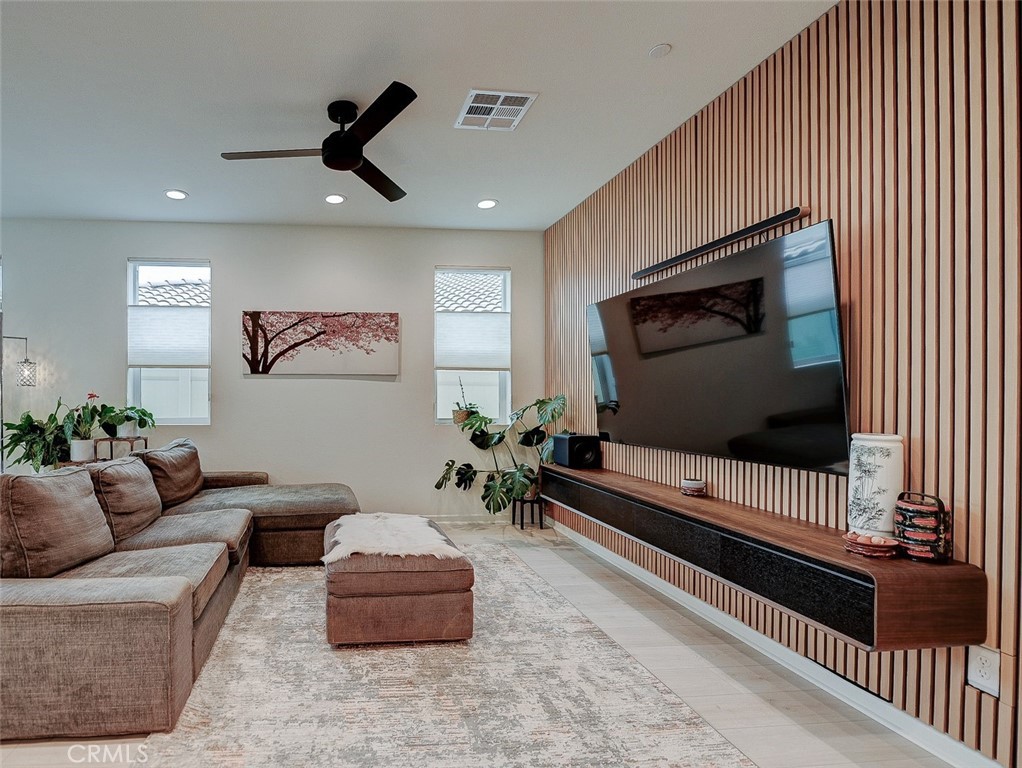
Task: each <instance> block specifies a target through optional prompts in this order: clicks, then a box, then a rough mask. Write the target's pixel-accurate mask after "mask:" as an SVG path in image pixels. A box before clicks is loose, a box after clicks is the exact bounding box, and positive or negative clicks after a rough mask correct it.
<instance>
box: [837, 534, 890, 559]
mask: <svg viewBox="0 0 1022 768" xmlns="http://www.w3.org/2000/svg"><path fill="white" fill-rule="evenodd" d="M841 538H842V539H844V541H845V549H847V550H848V551H849V552H854V553H855V554H857V555H863V556H864V557H895V556H896V555H897V554H898V545H899V542H898V540H897V539H891V538H888V537H886V536H870V535H868V534H864V535H860V534H857V533H853V532H851V531H849V532H848V533H846V534H844V535H843V536H842V537H841Z"/></svg>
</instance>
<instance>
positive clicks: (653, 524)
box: [543, 471, 876, 645]
mask: <svg viewBox="0 0 1022 768" xmlns="http://www.w3.org/2000/svg"><path fill="white" fill-rule="evenodd" d="M543 496H545V497H546V498H548V499H550V500H551V501H553V502H555V503H557V504H561V505H563V506H565V507H569V508H570V509H573V510H575V511H577V512H580V513H581V514H583V515H586V516H587V517H591V518H593V519H594V520H597V521H599V522H601V523H603V524H604V525H607V526H609V527H611V528H614V529H616V530H618V531H621V532H622V533H624V534H627V535H629V536H632V537H634V538H636V539H638V540H639V541H642V542H644V543H646V544H649V545H651V546H653V547H656V548H657V549H659V550H661V551H663V552H666V553H668V554H670V555H673V556H674V557H677V558H678V559H679V560H684V561H685V562H686V563H690V564H691V565H693V566H695V567H696V568H698V569H700V570H702V571H704V572H706V573H709V574H711V575H713V576H719V577H720V578H721V579H723V580H725V581H727V582H729V583H731V584H733V585H734V586H736V587H738V588H739V589H742V590H744V591H746V592H749V593H750V594H753V595H755V596H759V597H762V598H763V599H765V600H768V601H770V602H771V603H774V604H775V605H778V606H780V607H782V608H785V609H788V610H790V611H792V612H794V613H796V614H799V615H800V616H804V617H805V618H806V619H809V620H810V621H813V622H815V623H817V624H819V625H821V626H824V627H829V628H831V629H833V630H835V631H836V632H840V633H841V634H843V635H845V636H847V637H850V638H853V639H855V640H857V641H859V642H861V643H863V644H864V645H872V644H873V640H874V633H875V630H874V610H873V603H874V599H875V597H876V588H875V586H874V584H873V583H872V582H871V581H870V580H869V579H868V578H866V577H864V576H860V575H859V574H855V573H853V572H851V571H844V570H841V569H839V568H835V567H833V566H830V565H827V564H826V563H821V562H819V561H817V560H814V559H813V558H810V557H807V556H805V555H802V554H800V553H797V552H793V551H791V550H786V549H783V548H781V547H777V546H775V545H773V544H769V543H766V542H762V541H754V540H752V539H750V538H749V537H747V536H743V535H740V534H734V533H731V532H729V531H728V530H727V529H724V528H718V527H716V526H712V525H708V524H706V523H704V522H701V521H697V520H693V519H690V518H687V517H685V516H684V515H683V514H680V513H678V512H674V511H670V510H665V509H659V508H655V507H651V506H649V505H646V504H643V503H641V502H639V501H637V500H635V499H632V498H629V497H627V496H622V495H619V494H615V493H611V492H609V491H605V490H603V489H600V488H594V487H593V486H590V485H586V484H584V483H579V482H576V481H575V480H572V479H568V478H565V477H560V476H558V475H556V474H553V473H551V472H546V471H545V472H544V474H543Z"/></svg>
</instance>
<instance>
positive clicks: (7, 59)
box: [0, 0, 833, 230]
mask: <svg viewBox="0 0 1022 768" xmlns="http://www.w3.org/2000/svg"><path fill="white" fill-rule="evenodd" d="M831 5H833V0H800V1H798V2H763V1H759V2H739V1H737V0H735V1H731V0H728V1H727V2H720V1H718V2H681V1H676V2H425V1H423V2H342V1H340V0H337V1H334V2H205V1H203V0H199V1H198V2H89V1H88V0H84V1H83V0H76V1H74V2H11V1H10V0H5V2H3V3H2V8H0V36H2V38H0V76H2V90H0V120H2V122H0V125H2V134H0V149H2V155H0V162H2V167H0V213H2V215H3V216H5V217H22V216H24V217H61V218H82V219H124V220H151V221H212V222H262V223H294V224H343V225H362V226H398V227H451V228H481V229H529V230H541V229H545V228H546V227H548V226H549V225H550V224H552V223H553V222H555V221H556V220H557V219H559V218H560V217H561V216H563V215H564V214H565V213H566V212H568V211H569V210H571V209H572V208H573V207H575V206H576V205H577V204H578V203H579V202H581V201H582V200H583V199H585V198H586V197H587V196H588V195H589V194H591V193H592V192H593V191H594V190H596V189H597V188H598V187H600V186H601V185H602V184H603V183H604V182H606V181H607V180H608V179H610V178H611V177H613V176H614V175H615V174H616V173H617V172H618V171H620V170H621V169H622V168H624V167H625V166H627V165H628V164H629V163H630V162H631V161H632V160H634V159H635V158H636V157H638V156H639V155H641V154H642V153H643V152H644V151H645V150H646V149H648V148H649V147H650V146H652V145H653V144H655V143H656V142H657V141H659V140H660V139H661V138H662V137H663V136H665V135H666V134H668V133H669V132H670V131H672V130H673V129H674V128H675V127H676V126H678V125H680V124H681V123H682V122H684V121H685V120H686V119H687V118H688V117H689V116H691V115H692V114H694V113H695V112H697V111H698V110H699V109H700V108H701V107H702V106H704V105H705V104H707V103H708V102H709V101H710V100H711V99H712V98H713V97H714V96H716V95H717V94H719V93H721V92H722V91H723V90H725V89H726V88H727V87H728V86H729V85H731V84H732V83H733V82H735V81H736V80H737V79H739V78H740V77H741V76H742V75H744V74H745V73H746V72H748V71H749V70H750V69H751V68H752V67H753V66H755V65H756V64H757V63H758V62H760V61H762V60H763V59H764V58H766V57H767V56H768V55H770V54H771V53H772V52H773V51H775V50H776V49H777V48H779V47H780V46H782V45H783V44H784V43H785V42H786V41H787V40H789V39H790V38H791V37H793V36H794V35H796V34H797V33H798V32H799V31H800V30H802V29H803V28H804V27H806V26H807V25H808V24H810V23H811V22H812V21H813V20H814V19H816V18H818V17H819V16H820V15H821V14H823V13H824V12H825V11H826V10H827V9H828V8H829V7H830V6H831ZM661 42H668V43H670V44H671V45H672V46H674V50H673V52H672V53H671V54H670V55H669V56H667V57H665V58H662V59H650V58H649V57H648V56H647V51H648V50H649V49H650V47H652V46H653V45H655V44H657V43H661ZM392 80H400V81H402V82H404V83H407V84H408V85H410V86H411V87H412V88H413V89H414V90H415V91H416V92H417V93H418V95H419V98H418V99H417V100H416V101H415V102H413V103H412V105H411V106H410V107H408V109H406V110H405V111H404V112H403V113H402V114H401V115H400V116H399V117H398V118H397V119H396V120H395V121H394V122H393V123H391V124H390V125H389V126H388V127H387V128H385V129H384V131H383V132H382V133H381V134H379V135H378V136H377V137H376V138H375V139H374V140H373V141H372V142H370V144H369V145H368V146H367V147H366V157H368V158H369V159H371V160H372V161H373V162H374V163H375V164H376V165H377V166H379V167H380V168H381V169H382V170H383V171H384V172H385V173H387V174H388V175H390V176H391V177H392V178H393V179H394V181H396V182H397V183H398V184H399V185H400V186H401V187H403V188H404V189H405V190H406V191H407V192H408V196H407V197H406V198H404V199H403V200H400V201H398V202H396V203H388V202H386V201H385V200H384V199H383V198H382V197H380V196H379V195H378V194H376V193H375V192H373V191H372V190H371V189H370V188H369V187H367V186H366V185H364V184H363V183H362V182H361V181H360V180H359V179H357V178H356V177H355V176H353V175H352V174H350V173H339V172H337V171H331V170H328V169H327V168H325V167H324V166H323V165H322V163H321V162H320V161H319V160H318V159H316V158H298V159H280V160H252V161H234V162H228V161H225V160H223V159H221V158H220V153H221V152H223V151H240V150H258V149H291V148H306V147H318V146H319V144H320V143H321V142H322V140H323V138H324V137H325V136H326V135H327V134H328V133H330V131H331V130H333V124H332V123H330V122H329V121H328V120H327V116H326V106H327V104H328V103H329V102H330V101H333V100H335V99H339V98H347V99H351V100H352V101H355V102H356V103H357V104H358V105H359V106H360V107H362V108H365V107H366V106H367V105H368V104H369V103H370V102H371V101H372V100H373V99H374V98H376V96H377V95H378V94H379V93H380V92H381V91H382V90H383V89H384V88H385V87H386V86H387V85H388V84H389V83H390V82H391V81H392ZM470 88H492V89H501V90H511V91H524V92H538V93H539V98H538V99H537V101H536V103H535V104H534V105H533V107H532V109H531V110H530V111H529V113H528V114H527V115H526V116H525V119H524V120H523V121H522V123H521V125H520V126H519V127H518V129H517V130H515V131H514V132H496V131H467V130H456V129H454V127H453V124H454V120H455V117H456V115H457V113H458V110H459V109H460V107H461V105H462V103H463V102H464V100H465V97H466V95H467V93H468V91H469V89H470ZM169 187H178V188H181V189H185V190H187V191H188V192H189V193H190V197H189V198H188V199H187V200H185V201H183V202H179V203H175V202H172V201H170V200H167V199H166V198H165V197H164V196H163V190H164V189H166V188H169ZM332 192H337V193H340V194H343V195H346V196H347V197H348V201H347V202H346V203H344V204H343V205H340V206H331V205H327V204H326V203H325V202H324V201H323V197H324V196H325V195H327V194H329V193H332ZM484 197H493V198H496V199H498V200H499V201H500V205H499V206H497V208H495V209H493V210H490V211H480V210H478V209H477V208H476V207H475V203H476V202H477V201H478V200H480V199H482V198H484Z"/></svg>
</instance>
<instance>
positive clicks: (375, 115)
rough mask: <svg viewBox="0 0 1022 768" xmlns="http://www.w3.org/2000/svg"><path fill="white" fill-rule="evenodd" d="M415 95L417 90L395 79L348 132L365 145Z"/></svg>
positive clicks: (412, 99) (410, 101)
mask: <svg viewBox="0 0 1022 768" xmlns="http://www.w3.org/2000/svg"><path fill="white" fill-rule="evenodd" d="M415 97H416V94H415V91H413V90H412V89H411V88H409V87H408V86H407V85H405V84H404V83H399V82H398V81H397V80H395V81H394V82H393V83H391V84H390V85H388V86H387V89H386V90H385V91H384V92H383V93H381V94H380V95H379V96H378V97H377V99H376V101H374V102H373V103H372V104H370V105H369V106H368V107H367V108H366V109H365V111H364V112H363V113H362V114H361V116H360V117H359V118H358V120H356V121H355V122H354V123H353V124H352V126H351V127H350V128H349V129H348V130H347V133H348V134H350V135H351V136H354V137H355V138H356V139H358V141H359V143H360V144H361V145H362V146H363V147H364V146H365V145H366V144H368V143H369V142H370V141H371V140H372V138H373V136H375V135H376V134H378V133H379V132H380V131H382V130H383V128H384V126H386V125H387V123H389V122H390V121H391V120H393V119H394V118H395V117H397V116H398V115H400V114H401V111H402V110H403V109H404V108H405V107H407V106H408V105H409V104H411V103H412V102H413V101H415Z"/></svg>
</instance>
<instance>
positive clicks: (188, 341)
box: [128, 260, 211, 424]
mask: <svg viewBox="0 0 1022 768" xmlns="http://www.w3.org/2000/svg"><path fill="white" fill-rule="evenodd" d="M210 296H211V281H210V268H209V262H202V261H159V262H157V261H141V260H139V261H135V260H132V261H129V262H128V404H129V405H137V406H141V407H142V408H145V409H147V410H149V411H152V413H153V415H154V416H155V417H156V421H157V423H159V424H209V392H210V389H209V384H210V382H209V364H210Z"/></svg>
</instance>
